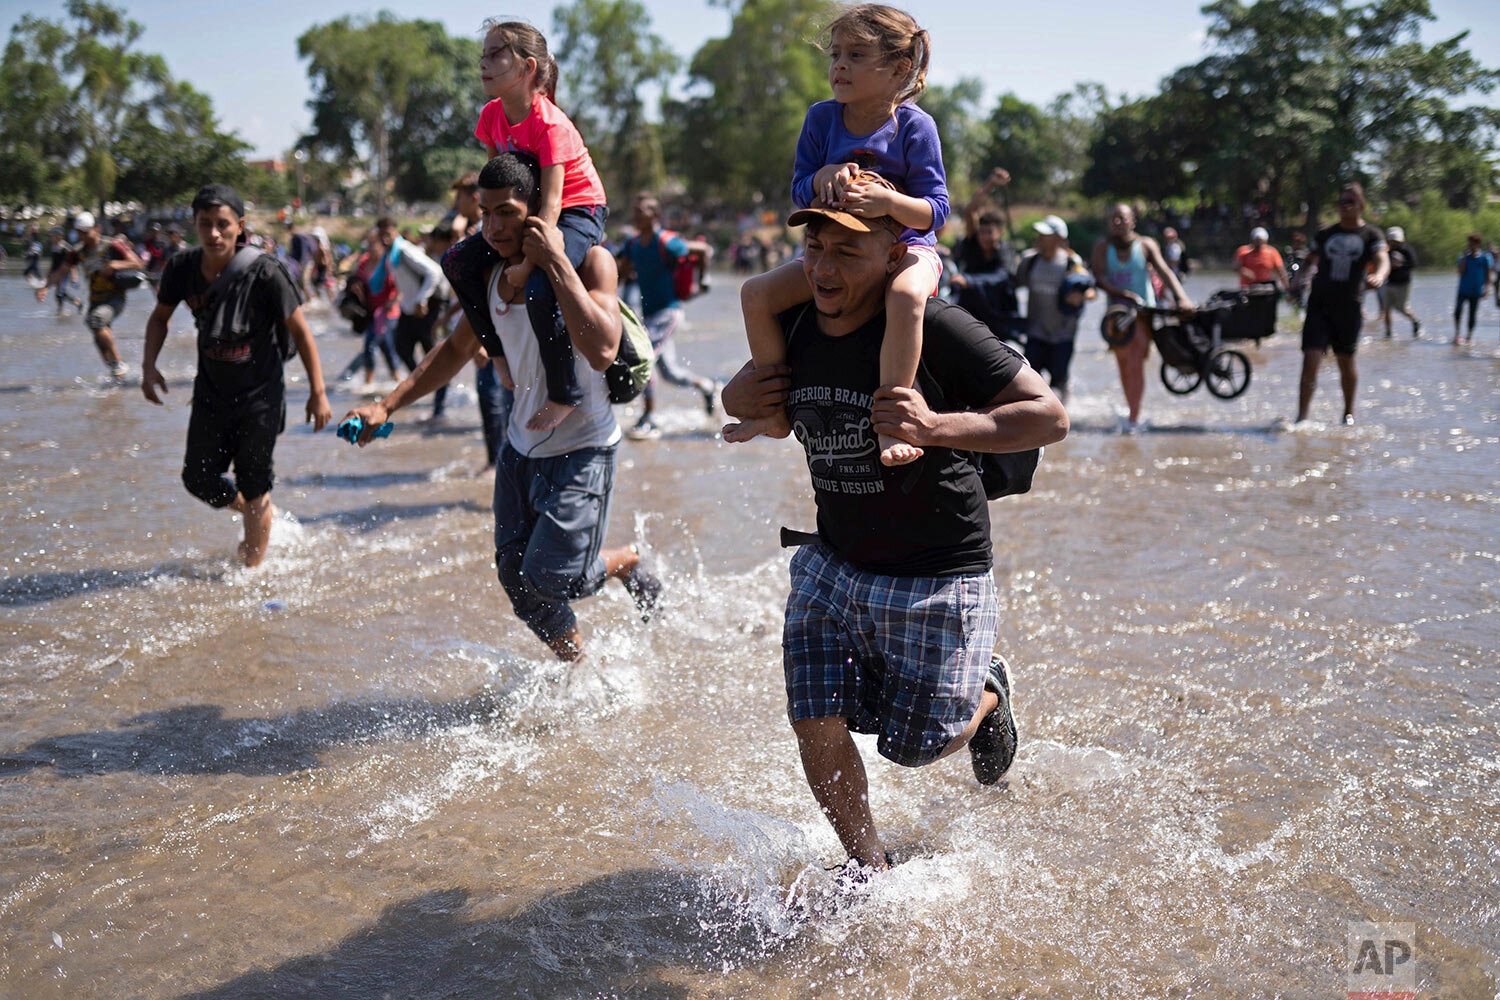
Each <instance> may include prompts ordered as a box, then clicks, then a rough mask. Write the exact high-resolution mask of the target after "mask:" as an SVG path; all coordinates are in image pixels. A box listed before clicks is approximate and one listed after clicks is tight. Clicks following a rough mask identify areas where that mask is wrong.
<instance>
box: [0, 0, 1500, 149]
mask: <svg viewBox="0 0 1500 1000" xmlns="http://www.w3.org/2000/svg"><path fill="white" fill-rule="evenodd" d="M116 2H117V3H122V4H123V6H124V7H125V9H126V10H127V11H128V12H129V14H130V16H131V17H133V18H134V19H135V20H137V21H139V22H140V23H141V24H142V25H143V26H144V27H145V29H146V30H145V34H144V35H143V37H142V39H141V42H140V47H141V48H142V50H144V51H147V52H157V53H160V54H161V55H163V56H164V57H166V60H167V64H168V66H169V67H170V68H171V71H172V73H173V75H174V76H176V77H178V78H180V79H184V80H187V81H189V82H190V83H192V84H193V85H194V86H195V87H197V88H199V89H200V90H203V91H206V92H207V93H208V94H209V95H210V96H211V97H212V98H213V100H214V107H215V109H216V110H217V111H218V114H219V118H220V120H221V121H222V122H223V123H224V125H225V126H227V127H228V128H229V129H231V130H233V131H236V132H238V133H239V134H240V136H241V137H243V138H244V139H245V140H246V141H248V142H250V143H251V144H252V145H253V146H254V147H255V152H256V154H258V155H261V156H273V155H277V154H279V153H281V152H282V151H283V150H285V149H286V148H287V147H289V146H290V145H291V144H292V142H293V141H294V140H295V139H296V137H297V136H298V135H299V134H300V132H301V131H302V130H303V129H305V128H306V127H307V124H308V112H307V108H306V101H307V99H308V96H309V89H308V83H307V71H306V67H305V66H304V65H303V63H302V62H300V61H299V60H298V58H297V43H296V39H297V36H298V35H299V34H301V33H302V32H303V31H305V30H306V29H307V28H309V27H311V26H312V25H314V24H320V23H322V22H324V21H328V20H331V19H333V18H335V17H338V16H339V15H341V14H346V13H356V14H357V13H365V12H369V11H373V10H376V9H380V8H381V7H384V8H385V9H389V10H391V11H393V12H394V13H395V14H397V15H398V16H400V17H405V18H415V17H422V18H427V19H431V20H438V21H441V22H443V24H444V25H445V26H446V27H447V28H448V30H449V31H450V32H452V33H454V34H467V33H471V32H475V31H477V29H478V27H479V24H480V23H481V22H482V21H483V20H484V19H485V18H487V17H490V16H492V15H497V14H500V15H513V14H516V13H518V10H517V9H505V8H503V7H502V8H499V9H497V8H496V7H495V6H493V4H492V3H476V2H468V0H427V2H421V3H418V2H410V0H397V2H391V3H387V4H383V5H376V6H368V5H361V4H355V3H350V2H347V0H322V2H314V3H308V2H305V0H301V2H295V0H261V2H255V3H251V4H246V5H241V6H239V7H238V8H236V7H234V6H231V5H227V4H221V3H203V4H184V3H182V2H181V0H116ZM644 2H645V6H646V8H647V10H648V11H649V12H650V14H651V20H652V23H651V29H652V30H654V31H655V32H656V33H657V34H659V35H661V36H662V37H663V38H665V39H666V40H667V43H668V44H669V45H671V46H672V48H674V49H675V50H676V51H677V52H678V53H679V54H680V55H682V56H683V57H684V58H687V57H690V56H691V55H692V54H693V53H694V52H695V51H696V50H697V49H698V47H699V46H700V45H701V44H702V43H703V42H704V41H705V40H707V39H709V38H714V37H720V36H722V35H724V34H725V33H726V31H727V29H728V25H729V14H728V12H727V11H726V10H724V9H723V8H722V7H709V6H708V4H707V3H706V2H705V0H644ZM898 5H900V6H903V7H904V8H905V9H906V10H909V11H910V12H911V13H912V14H913V15H914V16H915V17H916V18H917V20H918V21H919V22H920V23H921V24H922V26H923V27H925V28H927V29H928V31H930V32H931V33H932V37H933V68H932V72H931V75H930V79H931V80H932V81H933V82H935V83H952V82H953V81H955V80H957V79H958V78H959V77H961V76H977V77H979V78H980V79H981V80H983V81H984V84H985V106H986V108H988V106H990V105H991V104H992V103H993V101H994V99H995V98H996V97H997V96H998V95H999V94H1001V93H1004V92H1005V91H1014V92H1015V93H1017V94H1019V95H1020V96H1021V97H1022V98H1024V99H1026V100H1030V101H1035V102H1039V103H1040V102H1044V101H1047V100H1050V99H1051V98H1052V97H1053V96H1054V95H1056V94H1058V93H1060V92H1062V91H1065V90H1070V89H1072V87H1073V85H1074V84H1075V83H1080V82H1083V81H1086V80H1092V81H1097V82H1099V83H1102V84H1104V85H1105V87H1106V88H1108V90H1109V91H1110V93H1111V94H1118V93H1121V92H1124V93H1129V94H1132V95H1139V94H1144V93H1149V92H1151V91H1153V90H1155V89H1156V86H1157V84H1158V82H1159V81H1160V80H1161V78H1162V77H1163V76H1165V75H1167V74H1168V73H1170V72H1171V71H1172V70H1174V69H1176V68H1177V67H1178V66H1181V65H1183V64H1185V63H1190V62H1194V61H1196V60H1197V59H1199V58H1202V56H1203V54H1204V50H1203V27H1204V24H1205V21H1204V18H1203V15H1202V14H1201V13H1200V12H1199V8H1200V6H1201V0H1157V2H1156V3H1153V4H1150V5H1146V4H1123V3H1118V2H1105V0H1072V2H1070V3H1065V4H1056V5H1055V6H1054V3H1053V2H1047V0H1041V2H1037V0H1030V2H1022V3H1013V2H1006V3H996V2H994V0H915V2H907V3H900V2H899V0H898ZM58 6H59V7H60V5H58ZM552 6H553V5H551V4H548V5H547V6H545V7H543V6H542V5H540V4H536V5H533V6H529V7H525V6H522V7H519V12H520V13H522V16H524V17H525V18H526V19H527V20H529V21H531V22H532V23H533V24H536V25H537V26H538V27H539V28H541V29H542V30H543V32H546V31H548V30H549V29H550V28H551V25H552ZM1432 7H1433V10H1434V12H1435V13H1436V14H1437V17H1438V19H1437V22H1436V23H1435V24H1433V25H1430V26H1429V30H1428V31H1427V32H1426V33H1425V34H1426V37H1427V38H1428V39H1429V40H1435V39H1438V38H1446V37H1448V36H1450V35H1453V34H1456V33H1457V32H1459V31H1463V30H1466V29H1469V30H1472V32H1473V33H1472V34H1471V35H1470V37H1469V40H1468V45H1469V49H1470V51H1471V52H1473V53H1474V54H1475V55H1476V56H1477V57H1478V58H1479V59H1480V61H1481V62H1482V63H1483V64H1484V65H1486V66H1491V67H1497V66H1500V32H1497V31H1496V30H1495V29H1496V28H1497V27H1500V15H1497V13H1496V9H1497V7H1496V4H1495V0H1435V2H1433V4H1432ZM236 11H238V16H236V14H235V12H236ZM27 12H31V13H36V14H40V15H41V16H57V15H60V13H61V12H60V10H59V11H57V12H55V13H54V14H49V13H48V12H47V11H46V10H38V9H37V7H36V5H35V4H23V3H18V2H16V0H0V27H3V29H4V30H5V32H6V34H7V35H8V34H9V31H10V27H11V25H12V24H14V23H15V21H16V20H17V19H18V18H20V16H21V15H22V14H23V13H27ZM483 100H484V98H483V95H482V94H481V93H480V91H479V88H478V79H477V73H476V79H475V92H474V110H475V115H476V117H477V115H478V111H479V107H480V105H481V104H482V103H483ZM1485 101H1486V103H1490V104H1500V94H1495V93H1492V94H1491V95H1489V97H1488V98H1486V99H1485Z"/></svg>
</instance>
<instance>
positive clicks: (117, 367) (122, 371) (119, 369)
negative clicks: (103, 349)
mask: <svg viewBox="0 0 1500 1000" xmlns="http://www.w3.org/2000/svg"><path fill="white" fill-rule="evenodd" d="M129 373H130V366H129V365H127V364H126V363H125V362H123V361H116V362H115V363H114V364H112V365H110V366H109V374H110V376H111V377H112V378H113V379H114V380H115V381H116V382H123V381H125V376H126V375H128V374H129Z"/></svg>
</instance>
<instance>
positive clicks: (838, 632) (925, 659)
mask: <svg viewBox="0 0 1500 1000" xmlns="http://www.w3.org/2000/svg"><path fill="white" fill-rule="evenodd" d="M791 575H792V591H791V593H790V594H789V595H788V596H787V601H786V625H785V628H784V630H783V632H782V640H781V645H782V652H783V657H782V665H783V668H784V669H785V671H786V691H787V714H788V715H789V716H790V718H791V721H793V722H799V721H801V720H803V719H827V718H843V719H847V720H848V722H849V728H850V729H851V730H853V731H854V732H857V733H875V734H877V735H878V736H879V737H880V739H879V742H878V743H877V748H878V749H879V751H880V755H881V756H882V757H885V758H886V759H887V760H891V761H894V762H896V763H897V764H903V765H905V766H907V767H918V766H921V765H922V764H930V763H932V761H934V760H936V759H937V758H938V756H939V755H940V754H941V753H942V752H943V751H944V750H945V749H947V746H948V744H949V743H951V742H952V741H953V739H954V737H956V736H958V735H959V734H960V733H962V732H963V730H964V727H965V726H967V725H968V724H969V720H970V719H972V718H973V717H974V713H975V712H976V711H978V709H979V699H980V697H981V696H982V695H983V694H984V681H985V677H986V676H987V675H988V672H989V665H990V654H991V653H992V652H993V651H994V648H995V640H996V639H997V638H998V637H999V632H1000V605H999V600H998V598H997V597H996V593H995V582H994V580H993V579H991V577H990V575H989V574H988V573H983V574H975V575H972V576H884V575H882V574H879V573H867V572H864V571H862V570H859V569H856V568H855V567H854V566H852V565H850V564H849V563H848V562H845V561H844V560H843V559H841V558H839V557H838V556H837V555H836V554H834V552H833V551H832V550H831V549H829V548H827V547H826V546H822V545H804V546H802V548H800V549H799V550H798V551H797V554H796V555H794V556H793V557H792V566H791Z"/></svg>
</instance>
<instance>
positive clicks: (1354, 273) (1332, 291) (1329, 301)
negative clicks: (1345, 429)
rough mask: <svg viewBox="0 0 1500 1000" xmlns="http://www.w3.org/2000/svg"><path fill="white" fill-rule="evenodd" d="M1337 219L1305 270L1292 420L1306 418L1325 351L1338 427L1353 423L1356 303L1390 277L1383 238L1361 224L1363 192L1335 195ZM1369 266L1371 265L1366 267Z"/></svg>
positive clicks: (1318, 240)
mask: <svg viewBox="0 0 1500 1000" xmlns="http://www.w3.org/2000/svg"><path fill="white" fill-rule="evenodd" d="M1338 210H1339V221H1338V222H1336V223H1335V224H1333V225H1331V226H1329V227H1327V228H1326V229H1322V230H1319V232H1318V235H1317V236H1315V237H1314V238H1313V244H1312V252H1311V253H1309V254H1308V257H1307V264H1306V265H1305V266H1307V267H1314V266H1316V267H1317V273H1316V274H1314V275H1313V279H1312V291H1311V292H1310V293H1309V294H1308V296H1307V318H1306V320H1305V321H1304V322H1303V325H1302V382H1301V385H1300V386H1299V389H1298V397H1297V422H1298V423H1301V422H1302V421H1304V420H1306V419H1307V412H1308V410H1309V408H1311V406H1312V397H1313V390H1314V389H1316V388H1317V384H1318V366H1319V365H1320V364H1321V363H1322V361H1323V355H1324V354H1325V353H1327V352H1328V351H1329V350H1330V349H1332V351H1333V357H1334V360H1335V361H1337V362H1338V366H1339V384H1340V385H1341V386H1342V388H1343V390H1344V423H1346V424H1352V423H1354V390H1355V387H1356V386H1357V385H1358V382H1359V379H1358V376H1357V374H1356V372H1355V369H1354V351H1355V348H1357V347H1358V346H1359V328H1360V324H1361V323H1362V322H1363V320H1364V316H1363V313H1362V311H1361V308H1360V300H1361V299H1362V298H1363V297H1364V294H1365V289H1366V288H1379V287H1380V286H1381V285H1383V284H1385V279H1386V275H1388V274H1389V273H1390V270H1391V261H1390V255H1389V253H1388V252H1387V249H1386V242H1385V234H1384V233H1382V232H1381V231H1380V229H1379V228H1378V227H1376V226H1372V225H1371V224H1370V223H1368V222H1366V221H1365V218H1364V211H1365V192H1364V189H1363V188H1362V187H1360V186H1359V185H1358V184H1356V183H1349V184H1345V185H1344V187H1343V188H1342V189H1341V190H1340V191H1339V200H1338ZM1372 264H1373V267H1372V266H1371V265H1372Z"/></svg>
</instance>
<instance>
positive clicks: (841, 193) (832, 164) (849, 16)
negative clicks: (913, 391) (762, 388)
mask: <svg viewBox="0 0 1500 1000" xmlns="http://www.w3.org/2000/svg"><path fill="white" fill-rule="evenodd" d="M929 51H930V49H929V43H928V37H927V32H925V31H923V30H922V29H921V28H920V27H918V26H917V23H916V21H914V20H912V18H911V16H910V15H908V14H906V13H904V12H902V11H899V10H896V9H895V8H893V7H887V6H884V5H882V4H861V5H859V6H856V7H851V8H849V9H848V10H846V11H845V12H844V13H843V14H842V15H840V16H839V17H838V18H837V19H836V20H835V21H834V22H833V24H832V25H830V27H829V45H828V56H829V66H828V81H829V83H830V84H831V85H832V87H833V100H831V101H820V102H818V103H817V104H814V105H813V106H812V107H811V108H809V109H808V112H807V118H806V120H805V121H804V122H803V124H802V137H801V138H800V139H799V140H798V142H797V159H796V165H795V168H794V172H793V178H792V199H793V200H794V201H795V202H796V203H797V205H798V206H799V207H802V208H807V207H810V206H812V205H814V204H819V205H825V206H830V207H834V208H838V209H840V210H842V211H845V212H848V213H849V214H851V215H854V216H862V217H865V218H871V219H873V218H879V217H881V216H889V217H891V218H892V219H894V220H895V221H896V222H898V223H900V224H901V225H903V226H905V227H906V230H905V232H903V233H902V234H901V241H902V242H903V243H905V244H906V255H905V257H904V258H903V259H902V260H901V263H900V265H899V266H898V268H897V270H896V271H895V273H894V274H893V275H892V276H891V279H890V282H889V283H888V285H887V286H886V296H885V309H886V333H885V339H884V341H883V342H882V344H881V348H880V382H881V384H882V385H899V386H908V387H909V386H911V385H912V384H913V383H914V382H915V381H916V377H917V363H918V361H919V360H920V359H921V356H922V313H923V310H924V309H925V308H926V305H927V300H928V299H929V298H930V297H931V296H932V295H933V293H934V292H935V291H936V290H937V285H938V277H939V275H940V274H941V273H942V263H941V260H940V259H939V257H938V254H937V250H936V246H937V237H936V236H935V235H934V234H935V233H936V231H937V230H938V229H939V228H941V226H942V225H943V222H944V221H945V220H946V219H947V217H948V185H947V181H946V178H945V177H944V174H943V151H942V145H941V143H940V142H939V141H938V134H937V125H936V123H934V122H933V120H932V116H931V115H929V114H927V112H925V111H923V110H922V109H921V108H919V107H917V106H916V105H915V104H912V103H910V102H911V101H913V100H915V99H916V97H917V96H918V95H919V94H921V93H922V91H923V90H924V89H926V86H927V84H926V78H927V64H928V57H929ZM862 170H870V171H874V172H875V173H878V174H879V175H880V176H881V177H883V178H884V179H885V180H887V181H889V182H891V183H892V184H894V185H895V186H896V189H892V188H889V187H885V186H882V185H878V184H874V183H871V182H869V181H864V180H857V179H856V177H857V175H858V174H859V173H860V172H861V171H862ZM811 298H812V289H811V287H810V286H809V284H808V279H807V276H806V273H805V272H804V270H803V265H802V262H801V261H800V260H799V261H793V262H792V263H789V264H784V265H782V266H781V267H779V268H777V269H776V270H774V271H770V272H768V273H766V274H763V275H760V276H758V277H755V278H751V279H750V280H749V281H747V282H745V284H744V286H743V287H742V289H741V291H740V300H741V305H742V306H743V308H744V313H745V334H746V336H747V337H748V338H749V341H750V356H751V358H752V360H753V363H754V365H755V367H757V368H761V367H764V366H766V365H776V364H783V363H785V361H786V340H785V338H784V337H783V335H782V332H781V326H780V324H779V323H777V321H776V316H777V314H779V313H781V312H784V311H785V310H787V309H790V308H792V307H793V306H795V305H798V304H800V303H803V302H807V301H808V300H809V299H811ZM790 433H791V427H790V425H789V424H788V423H787V420H786V416H785V414H781V413H778V414H777V415H776V416H774V417H767V418H763V419H758V420H747V421H744V422H742V423H738V424H730V425H729V426H727V427H725V428H724V439H725V440H726V441H748V440H749V439H750V438H752V437H755V436H757V435H760V434H766V435H770V436H772V437H786V436H787V435H788V434H790ZM879 437H880V460H881V461H882V462H884V463H885V464H886V465H904V464H906V463H907V462H911V461H914V460H916V459H917V458H920V457H921V455H922V449H920V448H918V447H916V446H915V445H912V444H909V443H907V442H905V441H901V440H898V439H896V438H892V437H888V436H886V435H884V434H882V435H880V436H879Z"/></svg>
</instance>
